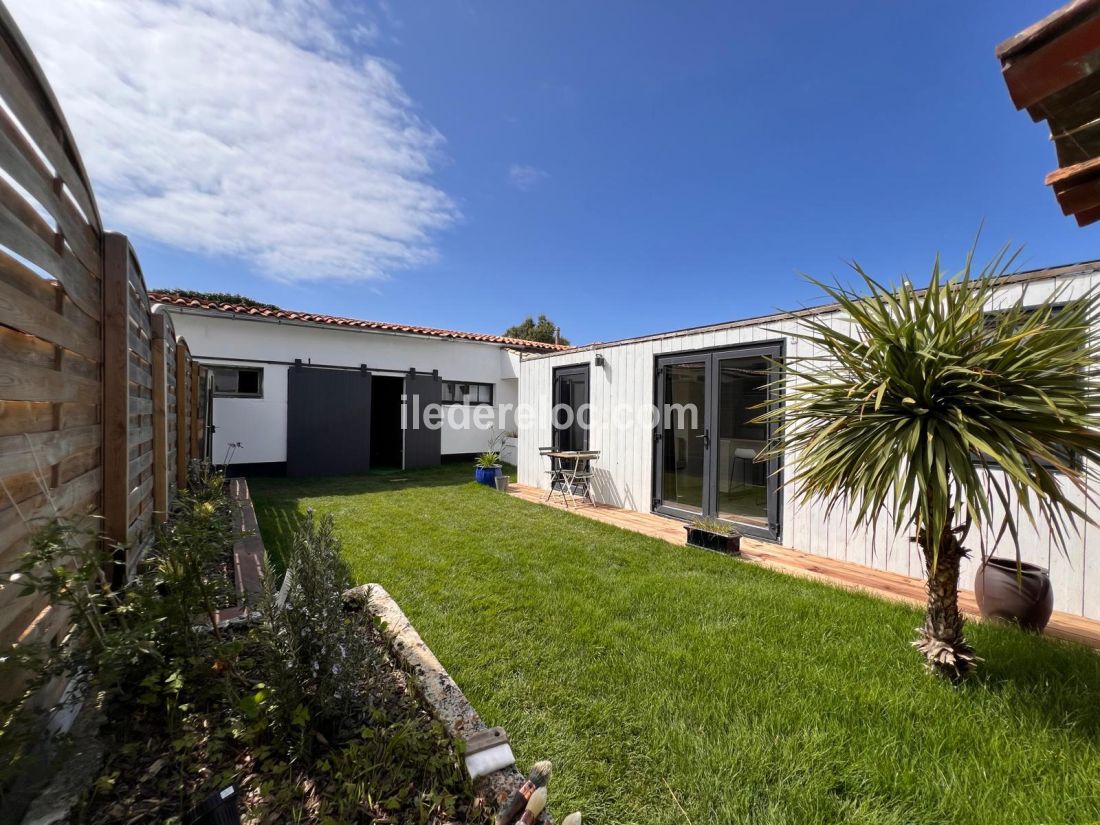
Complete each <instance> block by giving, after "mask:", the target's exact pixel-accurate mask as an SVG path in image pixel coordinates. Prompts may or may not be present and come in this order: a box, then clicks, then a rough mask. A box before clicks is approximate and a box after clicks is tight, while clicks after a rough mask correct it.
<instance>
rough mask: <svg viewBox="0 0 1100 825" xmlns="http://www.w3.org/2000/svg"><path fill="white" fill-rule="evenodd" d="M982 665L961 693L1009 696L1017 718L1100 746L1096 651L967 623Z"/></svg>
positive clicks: (1005, 627) (1099, 675)
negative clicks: (1088, 652) (1016, 707)
mask: <svg viewBox="0 0 1100 825" xmlns="http://www.w3.org/2000/svg"><path fill="white" fill-rule="evenodd" d="M967 632H968V635H969V636H970V638H971V641H972V643H974V645H975V647H976V648H977V650H978V655H979V656H981V657H982V659H983V661H982V662H981V663H980V664H979V668H978V672H977V674H976V675H975V677H974V678H972V679H970V680H969V681H968V682H967V683H966V684H965V685H964V686H963V687H962V690H964V691H966V690H987V691H989V692H991V693H1005V692H1008V693H1011V694H1014V696H1013V701H1014V702H1015V703H1017V704H1018V705H1019V712H1020V713H1021V715H1026V716H1031V717H1033V718H1034V719H1035V720H1036V721H1037V722H1039V723H1041V724H1042V725H1043V726H1044V727H1048V728H1054V729H1059V730H1072V731H1074V732H1075V733H1077V734H1079V735H1080V736H1082V737H1084V738H1086V739H1088V740H1091V741H1093V742H1100V653H1096V654H1094V655H1085V656H1082V655H1081V653H1082V646H1081V645H1078V644H1075V643H1073V642H1067V641H1062V640H1059V639H1053V638H1051V637H1049V636H1043V635H1041V634H1036V633H1028V632H1026V631H1023V630H1021V629H1019V628H1017V627H1013V626H1010V625H994V624H986V623H983V624H980V625H978V624H971V625H970V626H969V628H968V631H967Z"/></svg>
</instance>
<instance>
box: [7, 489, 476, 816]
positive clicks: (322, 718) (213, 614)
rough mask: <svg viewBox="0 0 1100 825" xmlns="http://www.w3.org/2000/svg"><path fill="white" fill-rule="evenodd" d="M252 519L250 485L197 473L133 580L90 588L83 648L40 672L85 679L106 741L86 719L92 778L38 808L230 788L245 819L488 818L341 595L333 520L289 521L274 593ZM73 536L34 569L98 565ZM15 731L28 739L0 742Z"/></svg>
mask: <svg viewBox="0 0 1100 825" xmlns="http://www.w3.org/2000/svg"><path fill="white" fill-rule="evenodd" d="M249 528H251V529H252V531H253V532H252V533H251V534H245V535H242V534H241V531H242V529H243V530H248V529H249ZM254 528H255V514H254V512H253V511H252V507H251V502H250V500H249V496H248V487H247V484H245V483H244V482H243V481H236V482H233V483H232V484H230V485H225V484H223V483H222V482H221V479H220V478H217V477H216V476H209V477H206V478H204V479H201V480H200V481H199V483H197V484H195V485H193V487H192V489H191V491H189V492H188V493H186V494H181V496H180V497H179V500H178V502H177V506H176V509H175V511H174V513H173V517H172V519H171V520H170V521H169V523H168V524H167V525H166V527H165V528H164V529H163V530H161V531H160V532H159V534H158V537H157V542H156V544H155V546H154V549H153V550H152V551H151V552H150V554H149V558H148V562H147V564H146V565H145V566H144V568H143V572H142V575H141V576H140V577H139V578H138V579H136V580H135V581H134V582H132V583H131V584H130V585H128V587H127V589H126V591H125V592H123V593H111V592H110V591H109V590H106V589H105V590H102V591H101V590H99V589H92V590H89V591H87V592H88V594H90V595H89V596H88V598H90V599H92V600H93V601H92V602H89V605H94V607H95V609H94V610H90V611H86V613H87V615H88V616H90V617H91V616H95V615H98V616H99V618H98V619H94V622H93V624H87V625H86V624H85V622H84V620H78V623H77V629H76V630H75V631H74V637H73V638H74V639H79V640H80V644H79V645H73V646H66V649H65V650H63V651H55V652H53V653H50V652H49V651H46V650H43V651H41V654H42V656H43V658H42V660H41V661H40V663H39V665H38V667H39V669H40V672H41V674H42V675H41V676H40V679H41V680H43V681H44V680H47V679H48V678H50V677H51V676H52V675H54V674H56V673H71V672H85V673H88V674H90V677H91V678H90V679H89V680H86V681H85V682H82V684H88V685H90V689H89V690H88V691H87V692H86V693H85V694H84V696H86V698H85V699H84V702H85V710H84V712H83V713H82V715H81V716H82V719H84V720H88V721H89V722H94V721H95V720H97V719H101V720H102V722H101V723H96V724H98V727H99V733H98V736H96V735H95V734H94V728H95V724H92V725H91V730H90V731H88V733H89V734H90V735H89V737H87V739H86V741H82V742H80V743H79V749H81V750H84V751H86V752H87V754H88V758H86V759H84V760H83V765H82V769H83V771H85V772H86V773H87V776H88V778H89V780H90V784H87V783H85V784H83V785H80V786H78V787H67V788H66V789H65V790H64V792H61V791H59V789H60V788H61V786H62V785H65V784H66V781H67V784H68V785H69V786H72V785H73V782H72V781H71V780H72V778H73V776H74V773H73V771H72V770H70V768H71V765H70V766H65V767H64V768H63V770H62V773H61V774H59V776H58V782H57V783H55V784H54V785H53V786H51V787H50V788H49V789H47V792H46V793H45V794H43V795H42V797H40V800H41V801H40V804H37V805H36V806H34V807H32V815H33V816H35V817H38V816H40V815H47V817H48V818H47V819H46V820H45V821H55V819H52V818H49V817H54V816H57V815H62V814H66V815H69V816H68V819H67V820H66V821H71V822H74V823H88V825H105V823H117V822H125V823H128V825H142V823H178V822H181V821H183V819H185V818H186V814H187V812H188V811H190V810H192V809H193V808H194V806H196V805H197V804H199V803H200V802H202V801H203V800H204V799H206V798H208V797H211V796H212V795H219V794H220V793H222V792H226V793H227V795H228V797H230V798H232V799H234V800H235V801H236V802H237V803H239V806H240V811H241V814H242V820H243V821H244V822H246V823H260V822H264V823H267V822H295V823H318V824H320V823H324V825H329V824H330V823H341V822H376V823H425V822H432V823H438V824H439V825H446V824H447V823H459V822H461V823H468V824H470V825H476V823H486V825H487V823H488V822H489V817H488V815H487V813H486V812H485V811H483V810H482V805H481V802H480V801H479V799H478V798H477V795H476V794H475V793H474V791H473V788H472V787H471V784H470V782H469V781H468V779H467V778H466V776H465V774H464V773H463V770H462V766H461V761H460V758H459V756H458V754H457V753H456V752H455V748H454V747H453V746H452V742H451V739H450V738H449V737H448V734H447V731H446V730H445V729H444V727H443V726H442V725H441V724H440V722H439V721H437V720H436V719H435V718H434V717H433V716H432V714H431V713H430V712H429V711H428V709H427V708H426V706H425V705H424V703H423V702H422V701H421V699H420V696H419V695H418V693H417V691H416V690H415V689H414V685H413V683H412V681H411V678H410V676H409V675H408V674H407V672H406V670H404V669H403V667H402V666H401V664H400V663H399V662H397V661H396V660H395V659H394V657H393V656H392V655H391V653H390V648H389V646H388V643H387V641H386V639H385V638H384V637H383V635H382V631H381V626H380V623H379V622H378V620H377V619H376V618H375V617H374V616H373V615H371V614H370V613H367V612H364V611H354V610H349V609H348V606H347V605H346V604H345V603H344V601H343V599H342V593H343V592H344V590H345V589H346V588H347V587H348V586H349V585H350V580H349V578H348V571H347V568H346V566H345V565H344V563H343V561H342V559H341V555H340V552H339V548H338V544H337V542H336V540H335V538H334V535H333V529H332V524H331V521H330V520H327V519H322V520H320V521H319V522H318V521H317V520H315V519H314V518H313V516H312V514H309V515H303V516H300V517H297V518H296V519H295V523H294V526H293V528H292V529H293V533H294V539H293V542H292V546H291V547H290V549H289V551H288V553H287V554H286V555H284V558H283V562H284V566H285V568H286V569H287V571H288V573H289V574H290V575H289V577H288V579H289V584H287V585H285V587H284V590H283V591H282V592H279V593H277V592H276V591H275V588H274V586H273V584H272V582H271V579H270V578H268V577H266V576H265V575H264V569H263V567H264V565H263V558H264V552H263V543H262V539H261V538H260V537H259V535H258V534H257V533H255V530H254ZM76 535H77V532H76V531H72V530H69V529H68V528H66V527H64V526H63V525H59V526H57V527H55V528H51V529H50V531H49V532H48V533H47V534H45V539H44V540H43V541H41V542H38V543H37V544H36V548H37V553H38V556H37V557H36V564H40V563H41V562H42V561H43V560H46V559H49V558H53V557H65V556H66V555H70V554H73V553H78V552H83V553H85V555H86V561H85V562H82V564H83V565H84V567H83V568H81V572H82V573H83V574H85V575H87V574H88V573H89V572H90V571H91V570H94V569H95V565H96V564H98V555H97V554H96V551H95V550H94V545H93V546H92V547H90V548H89V549H87V550H83V551H82V550H78V549H77V547H78V545H77V544H74V543H73V541H74V540H73V538H72V537H73V536H76ZM39 545H40V546H39ZM227 559H232V560H233V563H232V565H229V564H227V562H226V560H227ZM28 569H30V568H28ZM57 570H59V571H60V572H59V575H61V574H64V575H70V574H68V573H64V572H63V571H61V569H60V568H57ZM230 571H232V572H233V574H234V578H235V586H234V584H232V583H230V582H229V581H228V580H227V578H226V577H227V574H228V573H229V572H230ZM84 580H87V579H84ZM72 581H73V582H77V581H81V579H80V578H78V577H75V574H74V578H73V579H72ZM47 585H49V586H51V587H53V590H54V592H62V591H64V592H68V590H67V589H66V588H62V589H61V590H60V591H59V590H58V589H57V587H56V586H55V585H51V584H50V582H47V581H46V580H45V579H43V580H42V586H43V587H45V586H47ZM69 589H70V590H71V589H72V588H69ZM80 592H84V591H82V590H81V591H80ZM283 598H285V599H286V606H285V608H283V607H281V604H282V599H283ZM75 612H76V613H77V614H78V615H83V614H81V611H80V610H77V611H75ZM88 621H92V619H89V620H88ZM93 631H94V632H93ZM29 661H30V660H28V662H29ZM25 717H26V714H25V713H24V714H23V715H22V716H20V717H18V718H20V719H24V718H25ZM8 718H15V717H8ZM26 721H28V722H33V719H32V718H29V717H26ZM20 724H21V725H22V722H21V723H20ZM88 727H89V725H88V724H78V728H81V729H82V730H83V729H85V728H88ZM27 733H28V734H30V735H31V736H33V734H34V728H33V727H28V728H27ZM20 741H28V739H27V738H24V739H22V740H17V739H15V738H13V737H12V736H5V738H4V739H3V740H2V741H0V745H3V746H5V747H7V746H9V745H14V744H16V743H18V742H20ZM12 754H13V755H14V757H16V758H21V757H19V754H18V753H16V752H12ZM0 756H3V757H5V762H7V763H8V764H11V765H12V766H15V764H16V763H15V761H13V760H9V759H7V756H8V753H7V752H5V753H0ZM100 759H101V760H102V761H101V763H100V764H99V766H98V768H97V767H96V763H97V762H100ZM26 764H27V765H28V766H29V764H30V763H29V762H28V763H26ZM230 787H232V788H233V790H232V792H228V791H226V789H227V788H230ZM34 821H41V820H38V819H36V820H34Z"/></svg>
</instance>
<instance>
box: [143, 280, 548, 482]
mask: <svg viewBox="0 0 1100 825" xmlns="http://www.w3.org/2000/svg"><path fill="white" fill-rule="evenodd" d="M150 298H151V300H152V301H153V303H154V311H156V312H167V313H168V314H170V315H171V317H172V321H173V323H174V325H175V330H176V333H177V334H179V335H180V336H182V337H183V338H184V339H185V340H186V341H187V344H188V346H189V347H190V349H191V353H192V355H193V356H194V357H195V358H196V359H197V360H199V361H201V362H202V363H204V364H207V365H208V366H210V367H211V368H213V371H214V388H215V391H214V411H213V422H214V427H215V430H214V437H213V446H212V452H211V456H212V458H213V460H214V461H216V462H219V463H220V462H223V461H225V460H226V459H228V460H229V462H230V463H231V464H233V465H234V467H235V470H236V471H237V472H242V473H243V472H247V473H251V474H257V473H271V474H283V473H288V474H291V475H326V474H332V473H346V472H362V471H366V470H367V469H370V468H380V467H391V468H412V467H417V466H425V465H431V464H438V463H440V461H441V460H443V459H445V458H446V457H457V456H468V455H472V454H475V453H480V452H483V451H485V450H486V449H488V447H489V441H490V439H491V438H492V437H493V436H494V435H498V434H500V433H501V432H505V431H511V430H513V429H514V426H515V425H514V422H513V420H512V415H511V410H512V408H513V407H514V405H515V403H516V400H517V395H518V387H517V385H518V377H519V376H518V366H519V354H520V352H521V351H549V352H552V351H555V350H558V349H562V347H560V346H557V345H554V344H540V343H535V342H531V341H522V340H519V339H514V338H505V337H501V336H498V335H485V334H480V333H472V332H457V331H454V330H442V329H432V328H428V327H418V326H410V325H402V324H391V323H383V322H377V321H361V320H356V319H350V318H338V317H333V316H328V315H316V314H308V313H299V312H289V311H286V310H282V309H275V308H269V307H262V306H252V305H247V306H246V305H241V304H227V303H219V302H215V301H208V300H196V299H193V298H184V297H179V296H176V295H172V294H166V293H151V294H150ZM433 402H434V403H439V404H440V405H441V408H440V409H441V410H442V413H443V414H442V417H441V420H440V425H441V426H439V427H438V428H434V429H433V428H429V427H416V428H413V427H411V426H410V427H404V426H403V421H404V420H407V421H410V422H411V421H413V420H414V419H416V416H415V415H414V413H415V412H416V411H417V410H420V411H422V410H423V409H424V407H425V406H427V405H428V404H431V403H433ZM403 416H405V417H406V418H405V419H403ZM417 420H418V419H417ZM418 423H419V420H418Z"/></svg>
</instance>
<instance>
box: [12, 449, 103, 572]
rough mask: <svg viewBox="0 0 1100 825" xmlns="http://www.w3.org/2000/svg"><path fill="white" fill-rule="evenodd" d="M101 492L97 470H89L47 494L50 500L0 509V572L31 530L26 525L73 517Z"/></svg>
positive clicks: (38, 497)
mask: <svg viewBox="0 0 1100 825" xmlns="http://www.w3.org/2000/svg"><path fill="white" fill-rule="evenodd" d="M99 490H100V472H99V468H98V467H97V468H95V469H93V470H90V471H88V472H87V473H85V474H84V475H82V476H78V477H77V478H75V479H73V480H72V481H70V482H68V483H67V484H63V485H61V486H59V487H56V488H54V489H53V490H51V491H50V495H49V497H47V496H46V495H45V494H44V493H41V492H40V493H39V494H38V495H36V496H34V497H32V498H31V499H24V500H23V501H21V502H20V503H19V508H18V510H16V508H15V507H8V508H7V509H5V510H0V553H2V554H3V555H2V556H0V570H8V569H10V567H9V566H3V565H11V564H12V563H13V561H14V559H12V558H11V552H10V550H9V548H12V547H14V546H15V545H16V544H17V543H18V542H19V541H20V540H22V539H25V538H26V537H27V536H28V535H29V534H30V532H31V530H32V528H31V527H30V526H28V522H30V523H31V524H34V522H35V521H36V520H41V519H43V518H50V517H53V516H54V515H56V514H57V513H62V514H65V515H66V516H72V515H75V514H77V513H78V512H83V511H84V510H85V508H86V507H87V506H89V505H93V504H94V503H95V500H96V496H97V495H98V493H99Z"/></svg>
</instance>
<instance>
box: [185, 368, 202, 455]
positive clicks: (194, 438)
mask: <svg viewBox="0 0 1100 825" xmlns="http://www.w3.org/2000/svg"><path fill="white" fill-rule="evenodd" d="M200 368H201V367H200V364H199V362H198V361H192V362H191V447H190V450H189V451H188V453H189V456H190V457H191V458H192V459H195V458H202V444H201V440H200V428H201V427H202V417H201V412H200V404H201V400H202V392H201V391H200V388H201V386H202V385H201V383H200V382H201V376H200V372H199V370H200Z"/></svg>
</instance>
